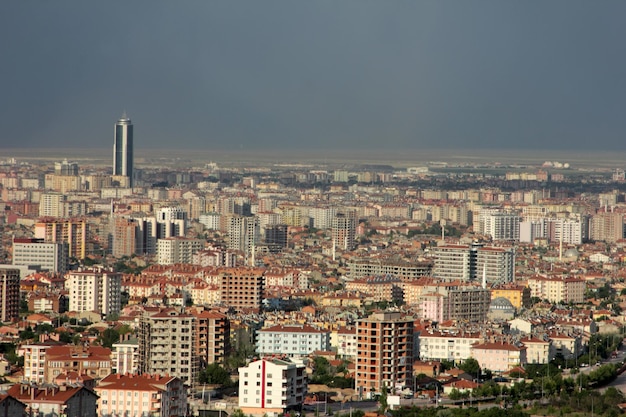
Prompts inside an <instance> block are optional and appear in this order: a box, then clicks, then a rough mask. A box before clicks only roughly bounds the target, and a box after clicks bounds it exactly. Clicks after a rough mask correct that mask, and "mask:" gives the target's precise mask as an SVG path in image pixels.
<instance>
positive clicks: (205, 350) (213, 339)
mask: <svg viewBox="0 0 626 417" xmlns="http://www.w3.org/2000/svg"><path fill="white" fill-rule="evenodd" d="M229 353H230V320H229V319H228V317H227V316H226V315H225V314H222V313H220V312H217V311H203V312H200V313H198V314H196V354H197V355H198V359H199V361H200V365H201V366H206V365H208V364H212V363H219V364H223V363H224V361H225V360H226V356H227V355H228V354H229Z"/></svg>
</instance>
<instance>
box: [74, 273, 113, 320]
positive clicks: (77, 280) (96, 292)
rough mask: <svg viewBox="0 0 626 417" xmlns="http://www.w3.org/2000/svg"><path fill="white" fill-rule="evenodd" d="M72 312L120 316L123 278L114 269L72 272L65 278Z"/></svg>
mask: <svg viewBox="0 0 626 417" xmlns="http://www.w3.org/2000/svg"><path fill="white" fill-rule="evenodd" d="M65 289H66V290H67V291H68V292H69V298H70V306H69V309H70V311H77V312H81V311H96V312H98V313H100V314H103V315H109V314H118V313H119V312H120V307H121V291H122V276H121V274H119V273H117V272H115V271H113V270H112V269H105V268H94V269H79V270H78V271H71V272H69V273H68V274H67V275H66V278H65Z"/></svg>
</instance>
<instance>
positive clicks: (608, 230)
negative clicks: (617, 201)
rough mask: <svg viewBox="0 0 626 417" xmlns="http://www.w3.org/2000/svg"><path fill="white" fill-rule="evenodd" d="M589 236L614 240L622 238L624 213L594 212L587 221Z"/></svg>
mask: <svg viewBox="0 0 626 417" xmlns="http://www.w3.org/2000/svg"><path fill="white" fill-rule="evenodd" d="M589 238H590V239H591V240H602V241H604V242H609V243H610V242H615V241H617V240H620V239H623V238H624V214H623V213H612V212H608V213H607V212H601V213H597V214H594V215H593V216H592V217H591V221H590V222H589Z"/></svg>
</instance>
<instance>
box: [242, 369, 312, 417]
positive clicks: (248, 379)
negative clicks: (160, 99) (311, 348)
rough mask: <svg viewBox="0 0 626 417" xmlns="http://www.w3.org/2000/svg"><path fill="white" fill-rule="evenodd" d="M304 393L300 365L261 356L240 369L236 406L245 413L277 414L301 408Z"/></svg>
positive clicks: (270, 415)
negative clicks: (237, 403) (237, 404)
mask: <svg viewBox="0 0 626 417" xmlns="http://www.w3.org/2000/svg"><path fill="white" fill-rule="evenodd" d="M306 393H307V378H306V371H305V366H304V365H303V364H296V363H294V362H291V361H289V360H285V359H277V358H264V359H260V360H257V361H254V362H251V363H250V364H249V365H248V366H245V367H242V368H239V409H240V410H241V411H242V412H243V413H244V414H246V415H253V416H262V415H267V416H268V417H278V416H280V415H283V414H284V413H285V411H287V410H289V409H298V408H300V406H301V405H302V404H303V403H304V398H305V397H306Z"/></svg>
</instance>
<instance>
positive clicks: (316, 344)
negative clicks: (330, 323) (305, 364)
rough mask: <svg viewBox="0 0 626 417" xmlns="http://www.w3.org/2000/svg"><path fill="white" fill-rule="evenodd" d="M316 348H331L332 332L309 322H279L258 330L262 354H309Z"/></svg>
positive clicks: (259, 346) (258, 348) (297, 355)
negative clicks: (313, 325) (317, 327)
mask: <svg viewBox="0 0 626 417" xmlns="http://www.w3.org/2000/svg"><path fill="white" fill-rule="evenodd" d="M316 350H321V351H328V350H330V332H328V331H324V330H319V329H316V328H314V327H312V326H310V325H308V324H285V325H283V324H278V325H275V326H271V327H267V328H265V329H261V330H259V331H258V332H257V348H256V351H257V353H258V354H260V355H281V354H282V355H288V356H292V357H300V356H307V355H310V354H311V353H313V352H315V351H316Z"/></svg>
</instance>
